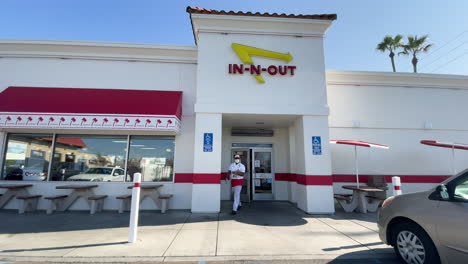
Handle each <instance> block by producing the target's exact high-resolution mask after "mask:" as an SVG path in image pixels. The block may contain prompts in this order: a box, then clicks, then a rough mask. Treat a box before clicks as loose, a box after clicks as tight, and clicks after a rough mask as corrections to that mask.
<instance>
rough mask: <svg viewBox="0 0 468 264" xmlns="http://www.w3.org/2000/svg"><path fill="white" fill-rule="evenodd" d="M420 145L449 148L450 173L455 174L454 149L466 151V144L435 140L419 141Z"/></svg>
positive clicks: (467, 148)
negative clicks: (450, 157)
mask: <svg viewBox="0 0 468 264" xmlns="http://www.w3.org/2000/svg"><path fill="white" fill-rule="evenodd" d="M421 144H424V145H429V146H434V147H440V148H451V149H452V171H453V174H455V173H456V172H455V149H463V150H468V144H463V143H455V142H446V141H437V140H421Z"/></svg>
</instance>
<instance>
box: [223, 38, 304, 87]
mask: <svg viewBox="0 0 468 264" xmlns="http://www.w3.org/2000/svg"><path fill="white" fill-rule="evenodd" d="M231 47H232V49H233V50H234V51H235V52H236V54H237V56H239V58H240V60H241V61H242V62H243V63H244V64H229V68H228V72H229V74H244V73H250V75H252V76H254V78H255V79H256V80H257V81H258V82H259V83H264V82H265V80H264V79H263V77H262V75H261V74H262V73H268V74H269V75H291V76H292V75H294V73H295V71H296V66H292V65H269V66H262V65H255V64H254V62H253V60H252V57H251V56H260V57H265V58H271V59H277V60H284V61H285V62H286V63H289V62H290V61H292V60H293V56H292V55H291V53H281V52H276V51H271V50H264V49H259V48H255V47H251V46H246V45H241V44H237V43H232V45H231Z"/></svg>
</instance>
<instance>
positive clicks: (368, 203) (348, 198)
mask: <svg viewBox="0 0 468 264" xmlns="http://www.w3.org/2000/svg"><path fill="white" fill-rule="evenodd" d="M342 188H343V189H347V190H352V191H353V194H352V195H342V194H335V195H334V198H335V199H336V200H337V201H338V203H339V204H340V205H341V207H343V209H344V210H345V212H353V211H354V210H356V209H357V211H358V212H360V213H367V211H369V212H375V211H377V209H378V207H379V205H380V203H381V202H382V201H383V200H384V199H383V198H381V197H377V196H372V195H369V193H378V192H384V191H385V190H382V189H378V188H374V187H368V186H355V185H345V186H343V187H342Z"/></svg>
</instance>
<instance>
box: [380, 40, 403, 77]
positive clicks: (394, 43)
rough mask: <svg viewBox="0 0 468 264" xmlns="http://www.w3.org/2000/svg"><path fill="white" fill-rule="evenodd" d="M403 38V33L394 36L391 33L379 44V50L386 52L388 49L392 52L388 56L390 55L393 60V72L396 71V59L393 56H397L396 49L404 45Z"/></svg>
mask: <svg viewBox="0 0 468 264" xmlns="http://www.w3.org/2000/svg"><path fill="white" fill-rule="evenodd" d="M401 39H403V36H402V35H396V36H395V37H394V38H393V37H392V36H390V35H387V36H385V37H384V39H383V40H382V42H380V43H379V44H378V45H377V50H379V51H381V52H385V51H387V50H388V51H390V54H389V55H388V56H389V57H390V60H391V61H392V68H393V72H396V68H395V60H394V59H393V57H395V50H396V49H398V48H400V47H401V46H402V45H403V43H402V42H401Z"/></svg>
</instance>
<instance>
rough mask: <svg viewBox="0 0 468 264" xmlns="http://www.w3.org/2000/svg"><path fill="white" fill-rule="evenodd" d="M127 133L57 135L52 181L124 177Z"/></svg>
mask: <svg viewBox="0 0 468 264" xmlns="http://www.w3.org/2000/svg"><path fill="white" fill-rule="evenodd" d="M126 148H127V137H126V136H100V135H57V136H56V142H55V149H54V157H53V162H52V168H51V178H50V180H52V181H124V179H125V175H124V174H125V173H124V167H125V153H126Z"/></svg>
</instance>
